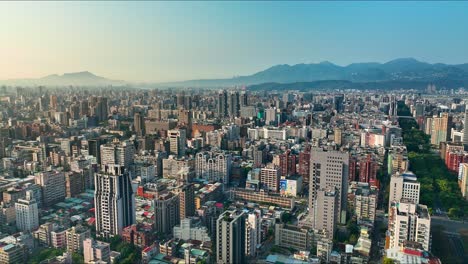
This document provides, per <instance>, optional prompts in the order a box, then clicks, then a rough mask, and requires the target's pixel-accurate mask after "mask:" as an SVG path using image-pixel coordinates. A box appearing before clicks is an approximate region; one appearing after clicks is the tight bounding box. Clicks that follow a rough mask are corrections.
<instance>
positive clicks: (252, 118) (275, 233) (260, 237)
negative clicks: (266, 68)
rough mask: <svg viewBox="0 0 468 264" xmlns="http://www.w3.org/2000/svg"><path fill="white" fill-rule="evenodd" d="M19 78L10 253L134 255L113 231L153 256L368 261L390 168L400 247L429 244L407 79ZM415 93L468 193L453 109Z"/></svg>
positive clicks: (3, 219) (395, 242) (4, 115)
mask: <svg viewBox="0 0 468 264" xmlns="http://www.w3.org/2000/svg"><path fill="white" fill-rule="evenodd" d="M8 91H10V93H8V94H5V95H3V96H2V97H0V99H1V100H0V159H1V164H0V192H1V194H2V195H1V196H0V202H1V203H0V223H1V225H0V263H17V262H21V263H23V262H27V261H28V260H29V259H30V258H32V257H33V254H32V252H38V251H40V250H45V249H47V248H60V249H64V250H65V251H66V253H65V254H64V255H63V256H55V257H54V259H49V260H48V261H50V263H71V254H73V253H79V254H81V255H83V258H84V262H85V263H118V261H119V258H120V259H121V258H123V257H128V256H122V254H124V253H125V252H117V251H116V249H115V248H112V247H113V244H112V243H110V241H114V240H113V239H118V240H119V241H120V242H121V243H124V244H126V245H130V244H132V245H134V246H135V247H137V248H139V251H137V252H141V256H140V257H141V261H142V263H186V264H189V263H200V262H201V263H219V264H225V263H257V262H258V260H259V259H261V260H262V261H265V262H267V263H270V262H272V263H275V262H277V261H279V262H284V263H292V262H294V263H320V262H322V263H368V262H369V261H371V260H372V256H373V255H376V254H373V252H371V251H372V250H375V249H374V248H377V249H378V248H379V247H378V246H376V245H377V244H378V243H379V236H378V233H377V232H380V231H379V229H378V228H376V225H375V223H376V221H379V217H380V218H383V217H384V214H385V213H384V211H383V210H378V208H385V207H386V206H387V205H386V204H385V205H383V196H384V192H385V187H386V186H385V184H384V182H382V181H384V179H385V177H384V176H385V175H390V176H391V180H390V183H389V185H390V193H389V194H390V195H389V196H390V200H389V204H388V214H389V219H388V221H389V222H388V232H387V234H386V235H387V238H386V245H385V246H386V249H387V256H389V257H391V258H395V259H398V258H400V257H401V254H406V253H405V251H402V249H403V248H411V249H414V250H420V251H421V252H428V251H430V250H431V236H430V230H431V216H430V214H429V212H428V208H427V206H425V205H421V204H419V195H420V183H419V182H418V179H417V176H416V175H414V174H412V173H411V172H410V171H408V169H409V161H408V153H407V149H406V147H405V146H404V144H403V139H402V130H401V128H400V127H399V125H398V121H397V120H398V119H397V115H398V114H397V110H398V103H397V102H398V101H405V100H407V98H406V97H405V95H400V94H399V95H395V94H391V93H386V92H367V91H366V92H359V91H346V93H345V92H343V91H341V92H329V91H323V92H321V91H320V92H319V91H317V92H314V93H311V92H299V91H280V92H276V91H273V92H271V93H270V92H269V93H266V92H255V91H249V90H248V89H245V88H240V87H235V88H232V89H225V90H221V91H213V90H202V89H200V90H195V89H194V90H185V91H181V90H177V91H174V90H139V89H127V88H125V89H121V88H102V89H101V90H98V89H90V88H83V87H74V88H61V89H52V88H44V87H41V89H36V90H34V89H16V90H15V89H10V88H9V89H8ZM413 101H414V102H416V104H415V105H411V107H412V108H411V109H412V111H413V112H414V114H415V117H416V119H417V120H418V122H420V123H421V127H424V128H427V127H430V129H429V130H427V132H430V133H428V134H430V135H431V143H432V144H434V145H437V146H440V147H441V148H444V153H443V155H444V158H445V160H446V163H447V166H448V168H449V169H450V170H453V171H459V170H460V174H459V175H460V176H459V177H460V186H462V188H464V190H462V192H463V194H464V196H465V197H466V192H467V191H468V179H467V175H468V158H467V159H466V160H465V152H464V151H465V150H464V149H463V148H459V147H457V146H458V145H457V143H456V142H458V141H460V142H462V141H463V140H464V139H465V137H463V135H462V136H459V132H460V131H458V130H456V129H455V130H454V124H455V123H456V122H455V120H456V118H454V117H452V115H451V114H450V113H449V112H447V111H441V112H440V113H438V114H437V115H436V114H434V115H432V116H430V117H428V116H427V115H426V113H427V111H426V110H427V109H425V108H424V107H421V106H420V103H419V101H418V99H414V100H413ZM424 105H425V104H423V106H424ZM457 109H458V108H457ZM434 111H436V110H435V109H434ZM450 138H458V141H457V140H453V143H451V142H450V141H449V139H450ZM441 153H442V152H441ZM466 157H468V154H466ZM349 227H353V228H349ZM375 234H377V235H375ZM418 252H419V251H418ZM377 255H378V256H380V257H381V254H380V252H377ZM139 259H140V258H139Z"/></svg>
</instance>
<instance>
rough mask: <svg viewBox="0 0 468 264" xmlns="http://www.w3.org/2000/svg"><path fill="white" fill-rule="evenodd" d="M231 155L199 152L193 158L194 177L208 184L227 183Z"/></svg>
mask: <svg viewBox="0 0 468 264" xmlns="http://www.w3.org/2000/svg"><path fill="white" fill-rule="evenodd" d="M230 173H231V155H229V154H224V153H214V152H200V153H197V155H196V158H195V175H196V177H197V178H201V179H205V180H207V181H210V182H221V183H223V184H225V185H226V184H228V183H229V176H230Z"/></svg>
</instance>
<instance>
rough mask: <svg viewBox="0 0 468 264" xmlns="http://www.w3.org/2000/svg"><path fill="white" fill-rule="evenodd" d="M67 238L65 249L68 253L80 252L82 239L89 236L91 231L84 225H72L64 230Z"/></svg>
mask: <svg viewBox="0 0 468 264" xmlns="http://www.w3.org/2000/svg"><path fill="white" fill-rule="evenodd" d="M65 237H66V240H67V251H68V252H70V253H81V252H82V250H83V241H84V240H85V239H87V238H90V237H91V231H90V230H89V229H88V228H87V227H84V226H81V225H78V226H73V227H71V228H70V229H67V231H65Z"/></svg>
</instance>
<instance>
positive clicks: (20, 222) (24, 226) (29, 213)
mask: <svg viewBox="0 0 468 264" xmlns="http://www.w3.org/2000/svg"><path fill="white" fill-rule="evenodd" d="M15 214H16V227H17V228H18V230H20V231H23V232H31V231H33V230H35V229H37V228H38V227H39V211H38V209H37V203H36V200H35V199H34V196H33V193H32V191H27V192H26V198H25V199H19V200H18V201H17V202H16V203H15ZM2 224H3V223H2Z"/></svg>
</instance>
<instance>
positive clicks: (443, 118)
mask: <svg viewBox="0 0 468 264" xmlns="http://www.w3.org/2000/svg"><path fill="white" fill-rule="evenodd" d="M451 128H452V116H451V115H450V114H449V113H442V114H441V115H440V117H433V118H432V130H431V144H432V145H435V146H439V144H440V142H447V141H449V140H450V132H451Z"/></svg>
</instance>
